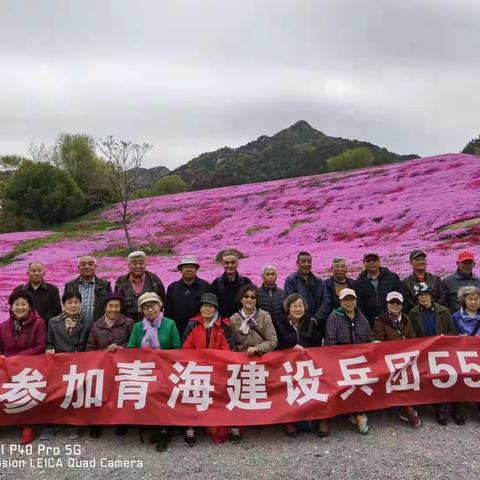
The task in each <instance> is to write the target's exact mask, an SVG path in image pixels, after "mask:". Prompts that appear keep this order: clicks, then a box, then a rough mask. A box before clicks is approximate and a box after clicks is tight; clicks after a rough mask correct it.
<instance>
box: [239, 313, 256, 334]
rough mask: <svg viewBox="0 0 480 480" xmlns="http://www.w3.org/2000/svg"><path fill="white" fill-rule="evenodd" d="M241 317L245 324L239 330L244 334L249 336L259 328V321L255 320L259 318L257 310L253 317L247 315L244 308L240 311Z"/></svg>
mask: <svg viewBox="0 0 480 480" xmlns="http://www.w3.org/2000/svg"><path fill="white" fill-rule="evenodd" d="M240 315H241V316H242V319H243V322H242V324H241V325H240V328H239V330H240V331H241V332H242V333H243V334H245V335H248V334H249V333H250V331H251V330H253V329H254V328H255V327H256V326H257V321H256V320H255V317H256V316H257V309H255V311H254V312H253V313H252V314H251V315H247V314H246V313H245V312H244V310H243V308H242V309H241V310H240Z"/></svg>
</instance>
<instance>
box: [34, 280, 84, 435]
mask: <svg viewBox="0 0 480 480" xmlns="http://www.w3.org/2000/svg"><path fill="white" fill-rule="evenodd" d="M81 303H82V296H81V295H80V292H79V291H78V290H75V289H68V290H67V291H66V292H65V293H64V294H63V296H62V308H63V312H62V313H61V314H60V315H57V316H56V317H52V318H51V319H50V321H49V322H48V333H47V350H46V353H48V354H55V353H72V352H84V351H85V345H86V343H87V338H88V333H89V331H90V327H91V322H89V321H87V320H86V319H85V317H84V316H83V314H82V313H81V312H80V306H81ZM58 429H59V427H58V426H54V425H47V426H46V427H45V428H44V429H43V430H42V432H41V434H40V440H50V439H51V438H52V437H53V436H54V435H55V434H56V433H57V432H58ZM81 431H82V429H81V427H75V426H72V427H70V433H69V436H70V439H71V440H74V439H77V438H80V436H81Z"/></svg>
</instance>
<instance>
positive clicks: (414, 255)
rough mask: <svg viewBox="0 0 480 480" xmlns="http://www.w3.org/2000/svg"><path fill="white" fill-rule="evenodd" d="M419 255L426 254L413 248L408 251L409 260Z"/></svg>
mask: <svg viewBox="0 0 480 480" xmlns="http://www.w3.org/2000/svg"><path fill="white" fill-rule="evenodd" d="M420 255H424V256H425V257H426V256H427V254H426V253H425V252H424V251H423V250H413V251H412V252H410V260H414V259H415V258H417V257H419V256H420Z"/></svg>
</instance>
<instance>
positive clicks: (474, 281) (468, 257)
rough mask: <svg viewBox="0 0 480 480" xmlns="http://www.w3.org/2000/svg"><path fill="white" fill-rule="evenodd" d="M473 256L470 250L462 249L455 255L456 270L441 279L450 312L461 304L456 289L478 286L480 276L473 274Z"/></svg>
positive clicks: (479, 285) (479, 286)
mask: <svg viewBox="0 0 480 480" xmlns="http://www.w3.org/2000/svg"><path fill="white" fill-rule="evenodd" d="M474 267H475V256H474V255H473V253H472V252H469V251H467V250H464V251H463V252H460V253H459V254H458V257H457V271H456V272H455V273H453V274H452V275H449V276H448V277H445V278H444V279H443V285H444V286H445V299H446V306H447V307H448V308H449V310H450V312H451V313H454V312H456V311H457V310H460V308H461V306H462V305H461V304H460V302H459V299H458V291H459V290H460V288H462V287H477V288H480V278H479V277H477V276H476V275H474V273H473V268H474Z"/></svg>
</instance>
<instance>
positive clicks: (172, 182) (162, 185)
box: [152, 175, 187, 195]
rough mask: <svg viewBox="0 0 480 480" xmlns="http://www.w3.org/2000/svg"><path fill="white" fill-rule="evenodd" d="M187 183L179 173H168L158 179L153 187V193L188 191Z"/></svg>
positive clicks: (164, 193) (163, 193)
mask: <svg viewBox="0 0 480 480" xmlns="http://www.w3.org/2000/svg"><path fill="white" fill-rule="evenodd" d="M186 191H187V185H186V183H185V182H184V181H183V179H182V177H179V176H178V175H166V176H165V177H162V178H160V179H158V180H157V182H156V183H155V185H154V186H153V187H152V195H166V194H168V193H179V192H186Z"/></svg>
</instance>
